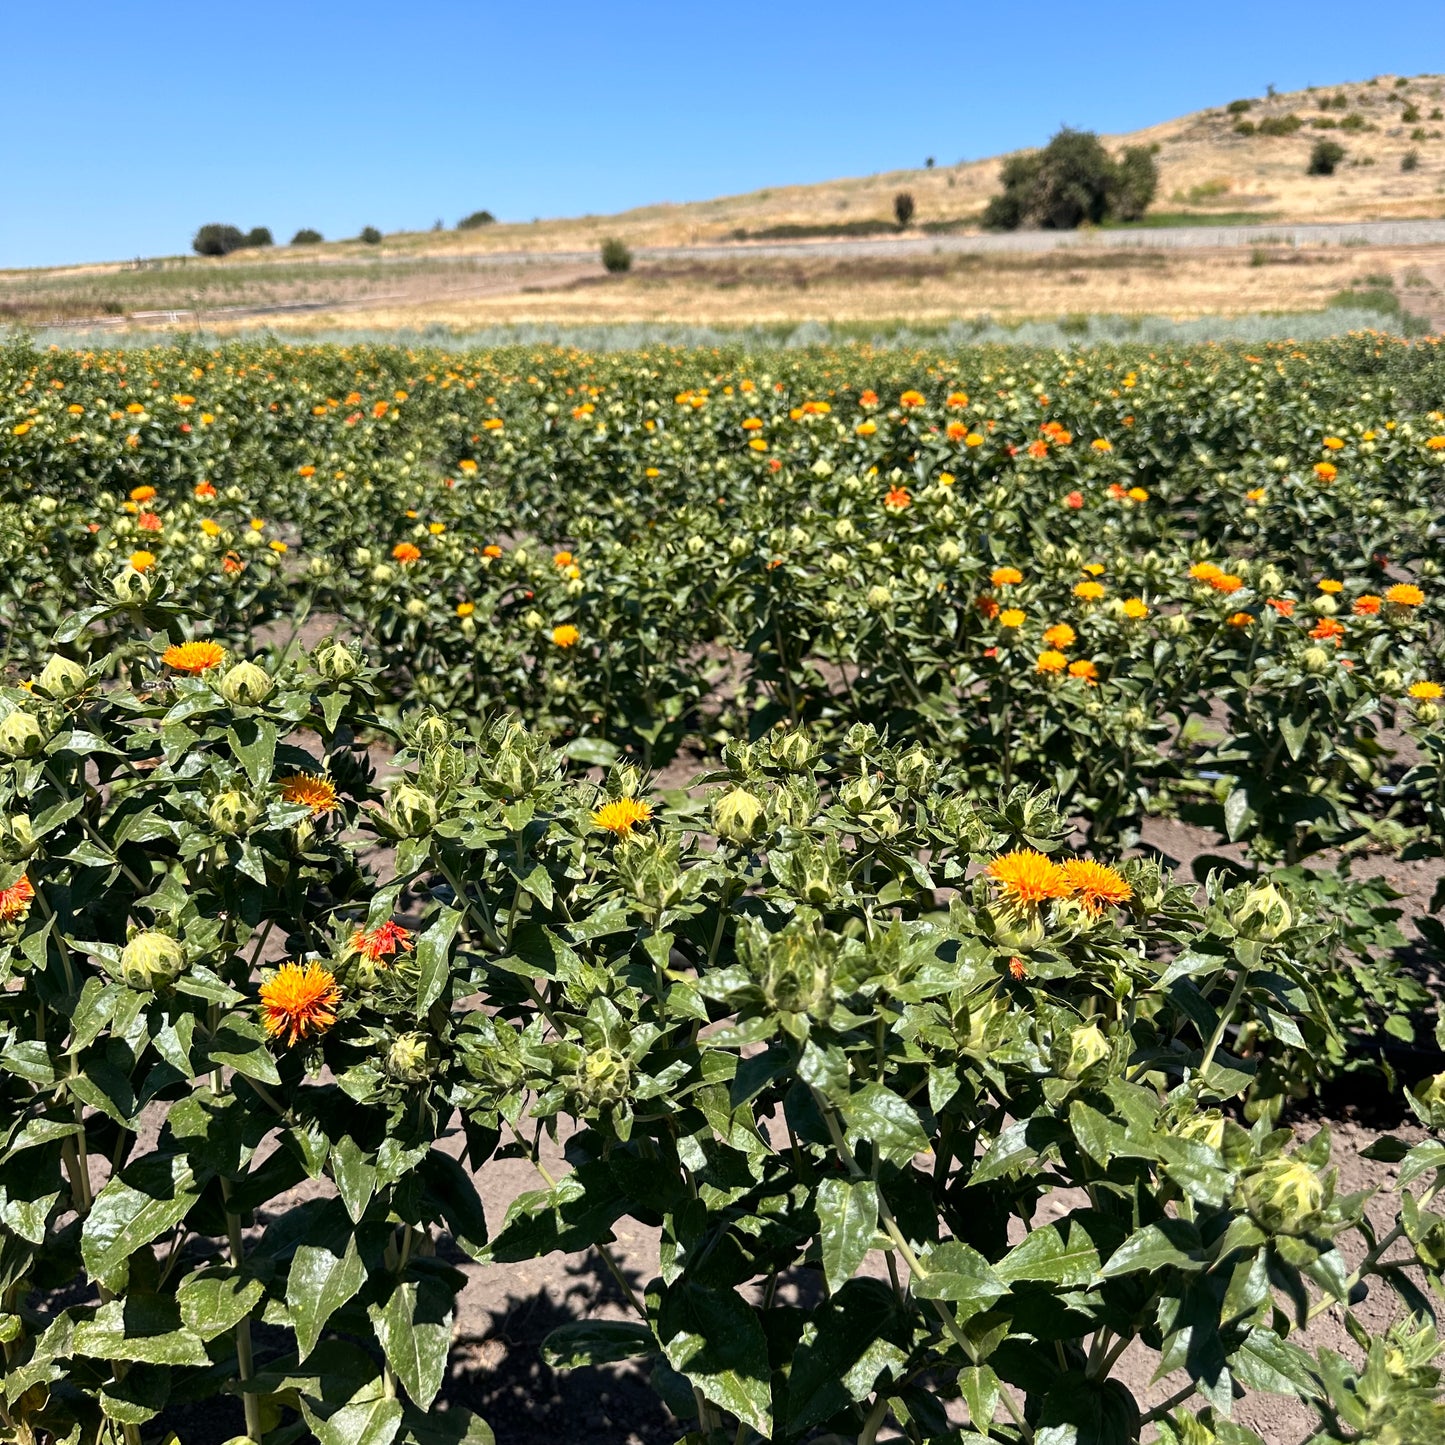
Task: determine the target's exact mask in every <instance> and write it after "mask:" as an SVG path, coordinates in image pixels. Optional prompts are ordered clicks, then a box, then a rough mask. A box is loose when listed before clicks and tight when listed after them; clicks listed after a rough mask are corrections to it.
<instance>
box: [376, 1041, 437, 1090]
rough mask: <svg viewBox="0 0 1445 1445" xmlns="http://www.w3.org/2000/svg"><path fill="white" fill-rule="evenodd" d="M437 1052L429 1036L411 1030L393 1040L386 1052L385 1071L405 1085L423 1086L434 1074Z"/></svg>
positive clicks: (434, 1042)
mask: <svg viewBox="0 0 1445 1445" xmlns="http://www.w3.org/2000/svg"><path fill="white" fill-rule="evenodd" d="M437 1062H438V1050H437V1045H436V1040H435V1039H433V1038H432V1037H431V1035H430V1034H424V1033H420V1032H417V1031H416V1030H413V1031H412V1032H411V1033H405V1034H402V1035H401V1036H400V1037H399V1038H397V1039H393V1040H392V1044H391V1047H390V1048H389V1049H388V1050H387V1051H386V1071H387V1073H388V1074H390V1075H391V1076H392V1078H393V1079H400V1080H401V1081H402V1082H403V1083H405V1084H423V1083H425V1082H426V1081H427V1080H428V1079H429V1078H431V1077H432V1075H433V1074H435V1073H436V1069H437Z"/></svg>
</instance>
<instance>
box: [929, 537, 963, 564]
mask: <svg viewBox="0 0 1445 1445" xmlns="http://www.w3.org/2000/svg"><path fill="white" fill-rule="evenodd" d="M935 555H936V556H937V557H938V561H939V565H940V566H943V567H952V566H953V564H954V563H955V562H957V561H958V559H959V557H960V556H961V555H962V553H961V552H960V550H959V546H958V543H957V542H954V541H943V542H940V543H939V544H938V551H937V553H936V554H935Z"/></svg>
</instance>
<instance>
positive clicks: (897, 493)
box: [883, 487, 913, 512]
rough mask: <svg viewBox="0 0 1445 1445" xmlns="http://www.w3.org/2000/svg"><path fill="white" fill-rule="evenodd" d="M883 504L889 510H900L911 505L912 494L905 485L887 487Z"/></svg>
mask: <svg viewBox="0 0 1445 1445" xmlns="http://www.w3.org/2000/svg"><path fill="white" fill-rule="evenodd" d="M883 505H884V506H885V507H886V508H887V509H888V510H889V511H890V512H901V511H904V510H905V509H906V508H908V507H911V506H912V505H913V494H912V493H911V492H910V491H909V490H908V488H907V487H889V489H888V495H887V496H886V497H884V498H883Z"/></svg>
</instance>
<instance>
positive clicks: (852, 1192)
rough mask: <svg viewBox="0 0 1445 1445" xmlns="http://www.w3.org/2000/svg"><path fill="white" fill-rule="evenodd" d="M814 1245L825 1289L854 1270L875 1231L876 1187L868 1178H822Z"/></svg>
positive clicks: (833, 1289)
mask: <svg viewBox="0 0 1445 1445" xmlns="http://www.w3.org/2000/svg"><path fill="white" fill-rule="evenodd" d="M817 1210H818V1244H819V1248H820V1250H821V1252H822V1257H823V1274H824V1277H825V1278H826V1280H827V1282H828V1292H829V1293H830V1294H836V1293H837V1292H838V1291H839V1290H840V1289H842V1287H843V1285H844V1283H845V1282H846V1281H847V1280H849V1279H851V1278H852V1277H853V1275H854V1274H855V1273H856V1272H857V1270H858V1266H859V1265H860V1264H862V1263H863V1260H864V1258H865V1257H866V1256H867V1254H868V1251H869V1250H870V1249H871V1248H872V1247H873V1237H874V1235H876V1234H877V1232H878V1186H877V1185H876V1184H874V1183H873V1181H872V1180H871V1179H824V1180H823V1181H822V1182H821V1183H820V1184H819V1185H818V1196H817Z"/></svg>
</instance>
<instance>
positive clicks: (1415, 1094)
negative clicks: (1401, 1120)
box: [1409, 1074, 1445, 1129]
mask: <svg viewBox="0 0 1445 1445" xmlns="http://www.w3.org/2000/svg"><path fill="white" fill-rule="evenodd" d="M1409 1093H1410V1098H1411V1100H1412V1102H1413V1104H1414V1108H1415V1112H1416V1113H1417V1114H1419V1115H1420V1117H1421V1118H1422V1119H1423V1120H1424V1121H1425V1122H1426V1123H1427V1124H1429V1126H1430V1127H1431V1128H1432V1129H1441V1128H1445V1074H1436V1075H1434V1077H1433V1078H1429V1079H1425V1080H1423V1081H1422V1082H1421V1083H1418V1084H1416V1085H1415V1087H1414V1088H1413V1089H1411V1090H1410V1091H1409Z"/></svg>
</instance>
